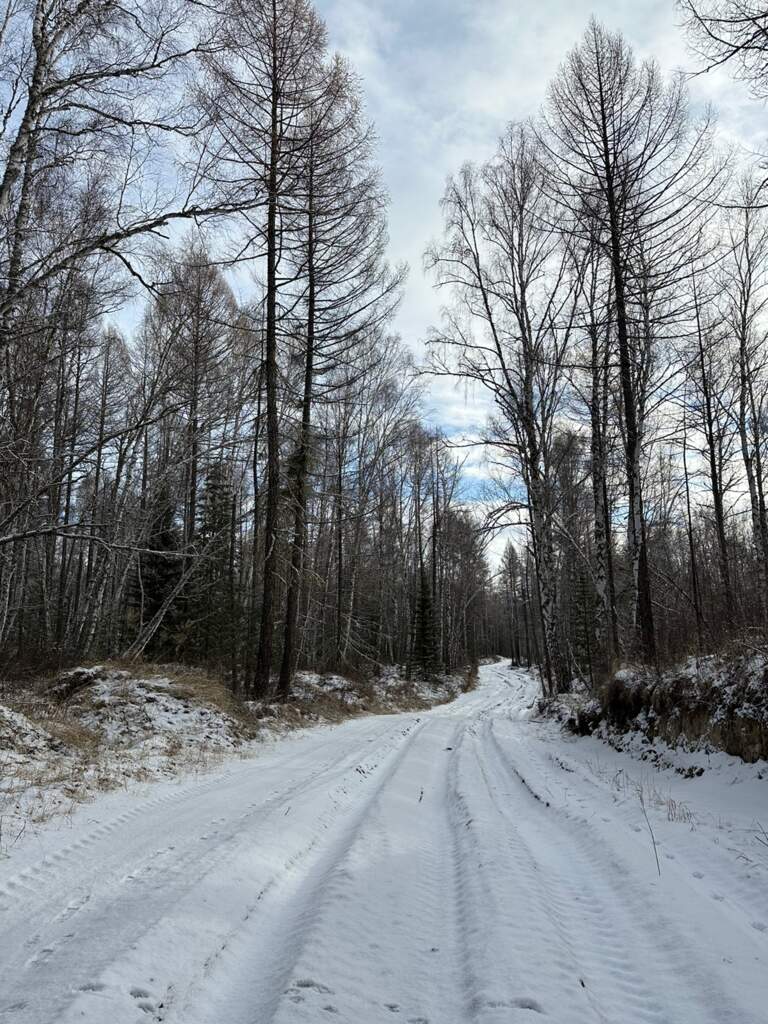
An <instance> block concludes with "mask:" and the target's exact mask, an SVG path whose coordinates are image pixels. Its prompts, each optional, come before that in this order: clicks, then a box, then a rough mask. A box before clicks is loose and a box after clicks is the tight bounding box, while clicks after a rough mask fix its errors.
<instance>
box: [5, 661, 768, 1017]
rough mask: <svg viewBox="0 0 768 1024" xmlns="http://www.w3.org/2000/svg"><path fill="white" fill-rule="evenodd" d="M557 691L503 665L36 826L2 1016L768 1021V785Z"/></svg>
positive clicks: (26, 848)
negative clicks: (767, 843)
mask: <svg viewBox="0 0 768 1024" xmlns="http://www.w3.org/2000/svg"><path fill="white" fill-rule="evenodd" d="M535 700H536V684H535V681H534V680H533V679H532V678H531V677H530V676H528V675H527V674H525V673H521V672H517V671H514V670H511V669H510V668H509V667H508V666H507V665H494V666H485V667H483V668H482V669H481V672H480V684H479V686H478V689H477V690H476V691H474V692H471V693H467V694H462V695H461V696H460V697H459V698H458V699H457V700H455V701H454V702H453V703H450V704H444V705H442V706H440V707H437V708H435V709H433V710H431V711H428V712H416V713H414V712H411V713H405V714H398V715H390V716H368V717H358V718H353V719H351V720H348V721H346V722H344V723H343V724H341V725H337V726H333V727H325V728H318V729H313V730H307V731H305V732H303V733H294V734H293V735H290V736H287V737H282V738H279V739H278V738H276V739H274V740H272V741H270V742H268V743H266V744H265V745H264V746H263V747H262V748H261V752H260V755H259V756H258V757H255V758H253V759H249V760H247V761H241V762H236V761H229V762H227V763H226V764H224V765H223V766H221V767H220V768H218V769H216V770H214V771H212V772H211V773H210V774H208V775H207V776H204V777H199V778H187V779H185V780H183V781H175V782H170V781H166V782H162V783H159V784H154V785H152V786H151V787H148V788H147V789H146V790H145V791H144V792H137V791H135V790H134V791H131V792H123V793H113V794H109V795H106V796H103V797H100V798H99V799H98V800H96V801H95V802H94V803H93V804H91V805H90V806H88V807H81V808H78V809H77V810H76V811H75V813H74V814H73V815H72V817H71V818H70V819H69V821H68V822H67V825H66V827H62V823H61V821H60V820H59V821H58V822H56V821H54V822H51V824H50V825H49V826H48V827H46V828H45V829H43V830H42V831H41V832H40V834H39V835H38V836H36V837H35V838H34V839H31V838H24V839H22V840H21V841H20V842H19V843H18V844H17V845H16V846H15V847H14V848H13V849H12V850H11V851H10V856H9V857H8V858H7V859H6V860H5V861H3V862H0V915H2V921H3V928H2V929H0V1020H2V1021H6V1020H7V1021H9V1022H13V1024H54V1022H56V1024H74V1022H75V1021H77V1022H80V1024H103V1022H105V1021H110V1022H114V1024H136V1022H137V1021H146V1020H154V1021H165V1022H168V1024H211V1022H214V1021H217V1022H218V1021H222V1022H224V1021H225V1022H226V1024H253V1022H254V1021H259V1022H263V1024H267V1022H268V1024H304V1022H306V1024H310V1022H311V1024H317V1022H321V1021H323V1020H326V1019H327V1020H330V1021H338V1022H339V1024H391V1022H392V1021H393V1020H402V1021H404V1022H407V1024H470V1022H472V1024H514V1022H516V1021H520V1022H524V1021H532V1020H534V1019H538V1018H539V1017H542V1018H544V1019H549V1020H551V1021H554V1022H557V1024H598V1022H600V1024H619V1022H621V1024H765V1020H766V1017H765V1008H766V1006H768V969H767V968H768V884H767V883H768V877H767V874H766V873H767V871H768V864H766V856H767V855H768V848H766V847H763V846H762V845H761V842H760V841H759V838H760V837H759V835H758V833H757V831H756V823H757V822H758V821H759V820H761V818H762V816H763V812H764V811H765V808H766V799H767V797H768V788H766V786H768V783H766V782H765V780H761V779H759V778H757V777H756V776H755V775H752V774H749V773H744V772H743V771H742V770H741V769H740V768H739V766H738V765H737V764H734V763H730V764H729V763H727V762H723V764H722V765H715V767H714V768H713V770H712V771H709V772H706V773H705V774H704V775H703V776H701V777H700V778H694V779H688V778H684V777H682V776H681V775H680V774H678V773H677V772H675V771H674V768H666V769H662V770H661V771H659V770H657V768H656V767H655V766H653V765H651V764H650V763H648V762H647V761H643V760H641V759H640V758H638V757H637V756H636V755H635V752H633V751H632V750H622V751H616V750H613V749H611V748H610V747H608V746H606V745H605V744H604V743H602V742H600V741H599V740H598V739H595V738H590V739H579V738H576V737H569V736H563V735H562V734H561V732H560V729H559V727H558V726H557V724H556V723H553V722H551V721H546V722H542V721H537V720H536V719H535V718H534V716H533V708H534V705H535ZM657 858H658V864H659V868H658V869H657Z"/></svg>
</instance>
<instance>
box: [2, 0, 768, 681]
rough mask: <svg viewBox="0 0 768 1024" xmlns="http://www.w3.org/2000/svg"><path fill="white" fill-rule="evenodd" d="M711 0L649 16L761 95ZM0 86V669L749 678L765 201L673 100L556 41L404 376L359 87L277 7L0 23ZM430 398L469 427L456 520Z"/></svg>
mask: <svg viewBox="0 0 768 1024" xmlns="http://www.w3.org/2000/svg"><path fill="white" fill-rule="evenodd" d="M721 6H723V5H714V6H711V7H710V8H706V7H705V6H704V5H701V4H699V3H698V0H684V2H683V3H682V4H681V12H682V14H683V16H684V17H685V18H686V19H687V22H688V28H689V38H690V40H691V44H692V46H693V47H694V48H695V50H696V52H697V55H698V59H699V62H700V65H701V67H702V68H706V67H707V66H711V67H714V66H720V65H727V66H728V68H729V69H730V70H731V71H732V72H733V73H734V74H735V75H736V76H737V77H740V78H741V79H743V80H746V81H747V83H748V84H749V86H750V88H751V89H752V91H753V92H754V94H755V95H756V96H757V97H758V98H763V97H764V91H765V68H766V67H768V57H767V56H766V48H768V43H766V42H765V32H764V30H763V28H762V27H759V28H758V29H754V27H750V26H751V25H752V26H753V22H750V21H749V19H745V18H742V17H741V16H737V15H738V10H737V9H739V10H740V9H741V8H744V9H745V10H746V9H747V8H749V7H750V5H749V4H748V3H746V2H741V0H740V2H739V3H729V4H726V5H725V7H727V8H728V9H729V10H730V9H733V10H734V11H736V13H735V14H734V16H733V18H732V19H731V20H730V21H729V20H728V19H726V18H724V17H722V16H721V15H722V11H720V7H721ZM742 13H743V12H742ZM761 17H762V21H760V23H759V25H760V26H762V25H763V24H764V23H765V15H764V14H763V15H761ZM750 33H751V34H750ZM0 83H1V84H0V97H1V102H2V119H1V120H0V132H1V136H0V147H1V152H2V163H1V164H0V231H1V232H2V245H0V360H1V362H2V370H1V371H0V660H1V661H2V664H3V665H4V666H5V667H6V669H7V668H8V667H9V666H14V667H16V668H30V669H32V668H39V667H40V666H47V667H50V666H54V667H56V666H65V665H68V664H74V663H76V662H78V661H80V660H87V659H91V660H93V659H99V658H113V657H117V658H123V659H128V660H131V659H143V658H146V659H148V660H150V661H163V660H165V661H168V660H172V661H176V662H182V663H187V664H192V665H202V666H209V667H213V668H215V669H216V670H217V671H220V672H222V673H225V674H226V677H227V678H228V680H229V684H230V686H231V687H232V689H233V690H234V691H236V692H238V693H240V694H243V695H246V696H251V697H265V696H267V695H272V694H277V695H278V696H279V697H280V698H282V699H286V698H288V697H289V696H290V694H291V686H292V680H293V678H294V675H295V672H296V671H297V669H298V668H312V669H315V670H318V671H328V670H334V671H341V672H345V673H347V674H350V673H351V674H354V673H362V674H364V673H366V672H368V671H370V670H371V669H372V668H374V667H376V666H381V665H385V664H398V665H403V666H406V668H407V671H408V674H409V675H410V674H416V675H419V676H425V677H427V676H430V675H433V674H435V673H437V672H439V671H441V670H451V669H454V668H456V667H459V666H463V665H466V664H470V663H476V662H477V661H478V659H481V658H483V657H486V656H489V655H495V654H501V655H505V656H508V657H511V658H512V659H513V660H514V661H515V662H516V663H518V664H521V665H527V666H529V667H530V666H531V665H534V664H535V665H539V666H540V667H541V675H542V680H543V686H544V691H545V693H546V694H549V695H552V694H555V693H558V692H562V691H567V690H568V689H569V688H570V687H571V686H572V684H573V682H574V680H579V681H581V682H582V683H585V684H586V685H587V686H589V687H591V688H594V687H595V686H597V685H598V684H599V683H601V682H602V681H603V680H605V679H606V678H607V677H608V676H609V675H610V674H611V673H612V672H613V671H614V670H615V669H616V668H617V667H618V665H619V664H620V663H622V662H632V663H637V664H642V665H647V666H651V667H653V668H655V669H659V668H662V667H664V666H667V665H671V664H674V663H676V662H679V661H681V660H683V659H685V658H686V657H688V656H689V655H692V654H694V655H702V654H706V653H712V652H714V651H721V650H724V649H728V648H734V649H738V650H740V651H758V652H759V651H762V650H763V646H764V643H765V629H766V619H767V618H768V510H767V509H766V488H767V487H768V479H767V478H766V470H767V467H766V465H765V463H766V460H768V445H767V442H768V358H767V357H768V335H767V334H766V330H765V316H764V310H765V305H766V302H768V214H767V213H766V209H765V203H764V200H763V186H764V181H763V174H764V171H763V168H762V166H761V165H760V163H759V161H758V162H755V161H750V160H747V159H746V158H744V157H742V156H741V155H740V154H738V153H736V152H734V151H732V150H731V149H730V148H729V147H728V146H727V145H726V144H725V143H724V142H723V141H721V138H720V135H719V129H718V126H717V123H716V117H715V113H714V111H711V110H708V109H700V107H698V106H696V105H695V104H693V103H692V102H691V101H690V98H689V82H688V79H687V77H686V75H685V74H684V73H683V72H682V71H680V72H667V71H666V70H664V69H661V68H660V67H659V65H658V64H657V63H656V62H655V61H653V60H652V59H641V58H640V57H639V56H637V55H635V54H634V53H633V51H632V48H631V47H630V45H629V44H628V42H627V41H626V40H625V39H624V38H623V37H622V36H621V35H620V34H616V33H613V32H612V31H609V30H608V29H607V28H605V27H604V26H603V25H601V24H600V23H598V22H597V21H595V20H594V19H593V20H592V21H591V22H590V23H589V25H588V26H587V28H586V31H585V33H584V35H583V37H582V39H581V40H580V41H579V42H577V44H576V45H575V47H574V48H573V49H572V50H571V51H570V52H569V53H567V54H565V55H564V58H563V61H562V64H561V65H560V68H559V70H558V72H557V74H556V75H555V77H554V78H553V79H552V81H551V82H550V84H549V87H548V89H547V90H546V95H545V96H542V107H541V110H540V112H539V113H538V114H537V115H536V116H535V117H533V118H531V119H528V120H512V121H511V122H510V124H509V126H508V128H507V129H506V130H505V131H504V133H503V135H502V137H501V138H500V140H499V143H498V148H497V150H496V152H495V154H494V155H493V156H492V157H491V158H490V159H489V160H487V161H484V162H479V163H476V164H473V163H467V164H465V165H463V166H462V167H460V168H458V169H457V171H456V173H455V174H454V175H453V176H452V177H451V178H450V179H449V180H448V182H447V184H446V189H445V194H444V196H443V199H442V214H443V221H444V231H443V234H442V236H441V237H440V238H438V239H436V240H434V241H433V242H432V243H428V240H427V239H425V240H424V242H425V257H424V259H425V266H426V267H427V269H428V271H429V273H430V274H431V279H432V281H433V282H434V284H435V286H436V287H437V288H438V289H439V291H440V294H441V297H442V299H443V301H444V303H445V312H444V317H443V319H442V322H441V323H439V324H435V326H434V328H433V331H432V332H431V335H430V338H429V339H428V346H427V348H428V355H427V358H426V360H424V361H422V362H417V360H416V359H415V358H414V355H413V351H414V349H413V347H412V345H411V342H413V341H414V339H401V338H399V337H398V336H397V333H396V330H395V327H394V317H395V314H396V311H397V308H398V304H399V302H400V299H401V296H402V293H403V289H404V288H406V287H407V268H406V267H404V266H399V265H392V263H391V262H390V260H389V258H388V251H387V249H388V236H387V205H388V196H387V193H386V189H385V187H384V183H383V181H382V177H381V174H380V172H379V170H378V168H377V163H376V146H377V142H376V136H375V130H374V127H373V126H372V125H371V124H370V122H369V119H368V116H367V114H366V109H365V101H364V95H363V90H364V85H363V83H362V82H361V81H360V79H359V77H358V75H357V74H356V72H355V69H354V68H353V67H352V66H351V65H350V63H349V62H348V61H347V60H346V59H344V58H343V57H341V56H339V55H338V54H335V53H333V52H332V51H331V49H330V47H329V44H328V38H327V31H326V28H325V25H324V24H323V21H322V20H321V18H320V17H319V15H318V13H317V12H316V10H315V9H314V8H313V6H312V4H311V3H309V2H308V0H213V2H211V3H207V4H201V3H198V2H195V0H134V2H132V3H131V4H130V5H122V4H120V3H113V2H102V0H81V2H77V3H75V2H69V0H8V2H7V3H6V4H5V9H4V14H3V16H2V21H1V22H0ZM509 113H510V118H512V117H513V116H514V113H515V112H514V109H513V108H511V109H510V112H509ZM441 376H447V377H449V378H451V379H457V380H458V381H459V383H460V384H461V383H462V382H463V384H465V385H466V384H467V383H468V384H469V385H470V386H471V387H472V388H474V391H475V393H478V394H480V393H482V394H484V395H486V397H487V400H488V402H489V407H490V408H491V409H492V413H491V416H490V417H489V420H488V424H487V427H486V430H485V432H484V435H483V437H482V438H481V439H480V440H479V441H478V443H479V444H481V445H482V446H483V448H484V450H485V451H486V453H487V466H488V474H487V480H486V481H485V483H484V486H483V494H482V500H478V495H477V488H476V486H475V485H474V484H470V483H469V482H468V481H467V479H466V476H465V474H464V472H463V448H462V445H461V444H460V443H457V438H456V437H454V436H450V435H448V434H446V433H445V432H444V431H442V430H441V429H438V428H436V427H435V426H434V424H432V423H431V422H430V421H429V419H428V418H427V417H426V415H425V412H424V404H425V403H424V394H425V392H426V391H427V389H428V388H429V385H430V381H431V380H433V379H435V378H437V377H441ZM504 530H506V531H507V533H508V534H509V536H510V538H511V539H510V540H509V542H508V543H507V546H506V550H505V552H504V555H503V558H502V559H501V562H500V564H498V565H496V564H494V561H493V559H492V558H491V557H490V555H489V550H488V542H489V539H490V538H491V537H493V536H494V535H495V534H496V533H497V532H499V531H504Z"/></svg>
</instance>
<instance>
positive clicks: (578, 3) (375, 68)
mask: <svg viewBox="0 0 768 1024" xmlns="http://www.w3.org/2000/svg"><path fill="white" fill-rule="evenodd" d="M316 5H317V7H318V8H319V10H320V13H321V14H322V16H323V17H324V18H325V20H326V24H327V26H328V33H329V40H330V44H331V46H332V47H333V48H334V49H338V50H340V51H341V52H342V53H343V54H344V55H345V56H347V57H348V58H349V59H350V60H351V61H352V63H353V64H354V65H355V67H356V69H357V70H358V72H359V73H360V75H361V76H362V79H363V87H364V92H365V96H366V102H367V107H368V111H369V114H370V116H371V118H372V120H373V121H374V124H375V126H376V129H377V134H378V138H379V147H378V160H379V164H380V166H381V169H382V173H383V177H384V181H385V183H386V186H387V188H388V190H389V194H390V201H391V206H390V217H389V224H390V238H391V249H390V252H391V257H392V260H393V261H394V262H399V261H406V262H407V263H408V264H409V266H410V274H409V279H408V283H407V287H406V292H405V298H404V301H403V305H402V308H401V310H400V313H399V316H398V320H397V330H398V331H399V333H400V334H401V335H402V337H403V339H404V340H405V342H406V343H407V344H408V345H409V346H410V347H411V348H412V349H413V350H414V351H415V353H416V355H417V358H419V357H421V356H422V355H423V341H424V339H425V337H426V335H427V332H428V329H429V327H430V325H432V324H436V323H437V322H438V321H439V317H440V306H441V301H444V300H441V298H440V296H439V294H438V293H436V292H435V290H434V288H433V287H432V284H431V282H430V280H429V279H428V277H427V276H426V275H425V274H424V272H423V270H422V254H423V252H424V250H425V248H426V246H427V245H428V243H429V241H430V240H431V239H432V238H436V237H438V236H439V233H440V226H441V219H440V207H439V202H440V197H441V195H442V192H443V189H444V185H445V180H446V177H447V176H448V175H449V174H450V173H452V172H455V171H456V170H458V168H459V167H460V166H461V165H462V163H464V162H465V161H467V160H471V161H478V162H479V161H482V160H483V159H485V158H486V157H488V156H489V155H490V154H491V153H492V151H493V149H494V147H495V144H496V141H497V139H498V137H499V135H500V134H501V133H502V131H503V130H504V127H505V126H506V124H507V123H508V122H509V121H512V120H521V119H524V118H526V117H529V116H530V115H533V114H535V113H536V111H537V109H538V107H539V106H540V105H541V103H542V101H543V99H544V97H545V93H546V86H547V82H548V81H549V80H550V79H551V78H552V77H553V75H554V74H555V72H556V71H557V68H558V65H559V64H560V62H561V61H562V59H563V57H564V56H565V54H566V53H567V51H568V50H569V49H570V48H571V47H572V46H573V45H574V44H575V43H576V42H577V41H578V39H579V37H580V36H581V34H582V33H583V31H584V29H585V27H586V25H587V21H588V19H589V17H590V15H592V14H594V15H595V16H596V17H598V18H599V19H600V20H601V21H603V22H604V23H605V25H606V26H607V27H608V28H609V29H611V30H614V31H615V30H620V31H621V32H623V33H624V35H625V36H626V38H627V39H628V40H629V42H630V44H631V45H632V46H633V47H634V49H635V51H636V52H637V53H638V55H640V56H642V57H650V56H653V57H655V58H656V59H657V60H658V61H659V63H660V65H661V67H662V69H663V70H664V71H671V70H673V69H675V68H678V67H683V68H686V69H690V70H693V69H694V68H695V64H694V61H693V59H692V58H691V56H690V54H689V52H688V50H687V47H686V40H685V35H684V32H683V30H682V27H681V26H680V16H679V12H678V11H677V9H676V6H675V2H674V0H592V2H586V3H585V2H582V0H538V3H529V2H524V0H316ZM691 98H692V101H693V103H694V104H702V105H703V104H705V103H707V102H714V103H715V105H716V106H717V108H718V109H719V114H720V117H719V121H720V126H721V130H722V132H723V135H724V136H726V137H727V138H728V140H729V141H731V142H732V141H734V140H736V141H737V142H739V143H741V144H743V145H745V146H748V147H750V148H752V149H755V150H756V149H761V150H763V151H764V150H765V146H764V145H763V135H764V134H765V133H764V132H763V131H762V128H763V126H764V125H766V126H768V118H766V116H765V114H764V112H763V110H762V109H761V108H760V107H759V106H758V105H757V104H756V103H754V102H753V101H752V100H751V99H750V98H749V95H748V93H747V90H746V87H745V86H743V85H742V84H739V83H733V82H731V80H730V78H729V76H728V75H727V74H726V73H725V72H718V73H716V74H712V73H710V74H708V75H705V76H699V77H696V78H694V79H692V81H691ZM486 409H487V406H486V405H485V403H484V402H483V398H482V395H478V394H472V393H469V394H468V393H467V391H466V387H465V386H461V385H458V386H454V385H453V384H451V383H450V382H447V381H443V382H436V383H434V384H432V385H431V387H430V390H429V395H428V410H427V411H428V415H429V417H430V419H432V421H433V422H435V423H437V424H439V425H440V426H442V427H443V428H444V429H446V430H447V431H448V432H450V433H457V432H469V433H476V431H477V430H478V429H479V427H480V426H481V424H482V422H483V420H484V417H485V414H486ZM474 465H475V472H476V473H477V475H478V476H480V475H483V471H482V469H481V467H480V466H479V465H477V464H474ZM470 471H471V470H470Z"/></svg>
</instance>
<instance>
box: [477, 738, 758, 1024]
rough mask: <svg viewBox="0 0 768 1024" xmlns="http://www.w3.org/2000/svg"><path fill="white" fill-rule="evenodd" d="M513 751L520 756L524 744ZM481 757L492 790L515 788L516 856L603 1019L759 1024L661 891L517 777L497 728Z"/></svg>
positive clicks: (737, 987) (585, 826)
mask: <svg viewBox="0 0 768 1024" xmlns="http://www.w3.org/2000/svg"><path fill="white" fill-rule="evenodd" d="M515 750H516V751H519V752H520V753H524V752H525V751H526V750H527V747H526V746H521V747H515ZM482 751H483V755H485V756H486V757H487V756H490V758H491V759H492V762H493V763H495V766H496V770H497V776H496V778H497V780H498V783H497V787H496V788H497V791H498V790H500V789H502V788H503V789H504V790H506V792H507V793H509V794H510V795H511V796H512V797H513V799H514V798H515V789H517V799H514V806H517V807H518V808H519V813H518V814H517V815H516V816H515V818H514V819H513V818H512V811H511V809H507V808H506V807H504V808H503V811H502V813H504V815H505V816H506V817H507V819H508V821H509V822H510V827H511V829H514V831H515V832H516V836H517V848H518V850H519V851H520V852H521V853H524V852H525V851H527V853H528V856H530V857H531V858H534V857H535V858H536V859H537V861H538V863H539V864H540V866H541V869H542V872H541V877H542V878H543V880H544V882H543V892H544V894H545V902H546V903H547V904H548V905H549V907H550V908H551V911H552V913H553V914H554V916H555V919H556V920H557V922H558V925H559V927H560V928H561V929H562V931H563V934H564V935H569V936H573V937H574V938H571V939H570V945H571V948H572V949H574V950H576V952H577V955H578V962H579V963H581V964H582V965H583V967H582V971H583V973H582V977H584V978H585V979H586V975H587V974H588V975H589V977H590V979H591V983H590V984H589V988H590V991H594V992H597V993H598V995H599V997H600V1000H601V1003H602V1004H603V1005H604V1006H605V1007H606V1010H605V1011H604V1012H605V1014H606V1016H605V1019H606V1020H607V1021H613V1020H616V1019H621V1020H622V1021H626V1022H627V1024H633V1022H634V1021H635V1020H637V1021H656V1022H659V1024H662V1022H663V1024H667V1022H668V1021H670V1022H671V1021H675V1022H676V1021H678V1020H680V1021H683V1020H684V1021H689V1020H695V1021H696V1022H697V1024H698V1022H704V1021H710V1022H711V1024H729V1022H733V1024H761V1022H760V1021H758V1020H757V1019H756V1018H755V1017H753V1016H750V1013H749V1011H748V1010H747V1009H745V1008H744V1007H743V1006H741V1005H740V1004H741V999H740V991H741V985H740V984H739V983H738V982H737V981H736V979H733V980H731V979H730V978H729V977H728V973H729V972H728V971H727V970H725V971H723V970H722V969H721V965H720V964H719V963H718V962H717V959H716V958H715V957H714V956H712V955H711V950H710V949H709V948H708V947H707V946H706V945H705V946H702V945H700V944H697V943H695V942H693V941H691V937H692V933H691V929H690V928H688V929H686V930H685V931H684V930H683V929H682V928H681V927H680V923H679V922H677V921H675V920H673V919H672V918H671V917H670V916H669V914H668V912H667V910H666V908H665V905H664V903H665V894H664V890H663V888H661V889H660V888H659V886H658V882H657V880H656V879H654V877H653V876H652V875H651V874H650V872H648V873H646V874H645V875H643V874H640V873H639V872H638V871H637V869H636V866H635V865H632V864H630V863H626V862H624V861H623V860H622V857H621V855H620V852H619V851H618V850H617V849H616V848H606V846H605V845H603V843H602V842H601V841H600V837H599V836H597V835H596V833H595V830H594V828H592V827H591V826H590V824H589V822H587V821H586V820H584V819H578V818H576V819H574V818H573V817H572V816H568V817H565V816H564V815H563V814H562V813H560V812H559V811H558V810H557V809H555V808H554V807H552V806H551V805H550V806H547V804H546V802H545V801H544V800H543V799H542V798H541V796H540V794H538V793H537V792H536V790H535V789H533V790H532V789H531V786H530V784H529V783H526V782H524V780H523V774H522V772H523V771H525V772H526V777H527V776H528V775H529V774H530V769H531V767H532V762H530V761H529V762H527V763H526V767H525V768H524V769H521V768H518V767H517V765H516V764H515V762H514V760H513V759H512V757H511V754H510V751H509V749H508V748H506V747H504V746H503V745H502V744H501V742H500V741H499V739H498V736H497V734H496V730H495V728H494V724H493V723H490V724H489V727H488V742H486V743H485V744H484V745H483V747H482ZM491 785H492V784H491ZM531 793H533V794H534V795H533V796H531ZM561 850H567V861H565V863H564V858H563V857H562V856H552V851H561ZM646 852H647V851H646ZM566 865H567V871H566V870H564V867H565V866H566ZM746 955H747V954H746V951H745V956H746ZM705 965H706V966H705ZM747 966H748V965H747ZM748 970H749V967H748ZM608 981H610V983H608ZM767 988H768V987H767ZM616 992H620V993H621V998H620V999H619V1001H618V1002H616V999H615V993H616ZM694 1007H695V1008H696V1009H695V1011H694V1010H693V1008H694ZM692 1012H694V1013H695V1016H691V1014H692ZM617 1015H618V1016H617Z"/></svg>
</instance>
